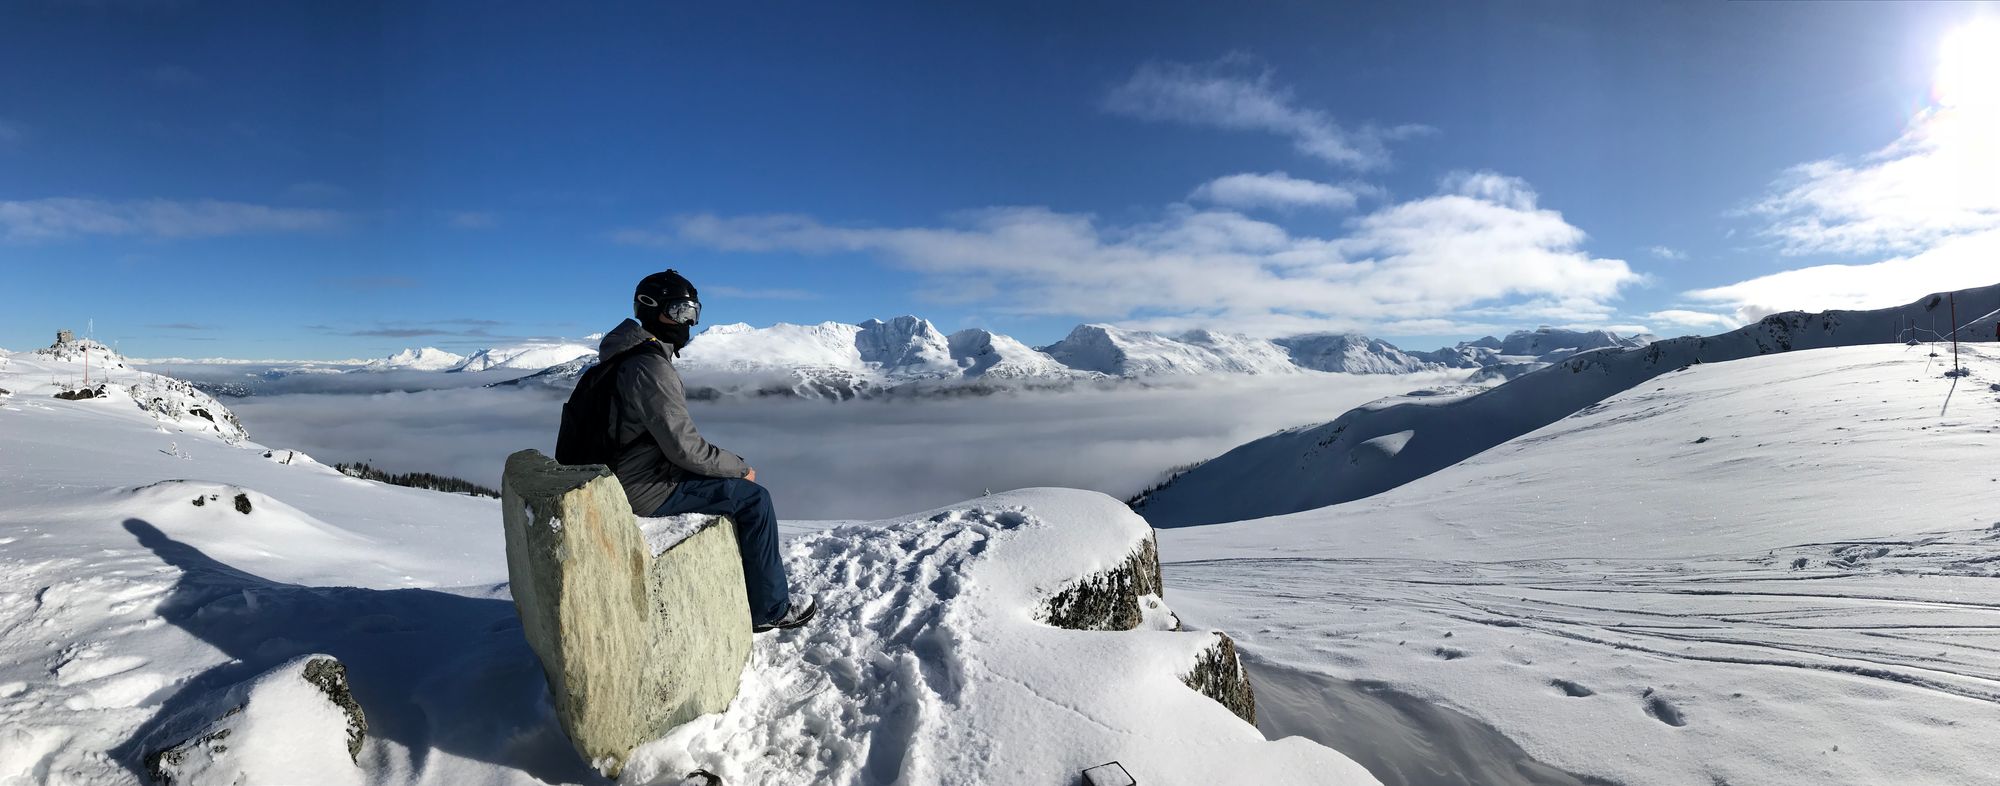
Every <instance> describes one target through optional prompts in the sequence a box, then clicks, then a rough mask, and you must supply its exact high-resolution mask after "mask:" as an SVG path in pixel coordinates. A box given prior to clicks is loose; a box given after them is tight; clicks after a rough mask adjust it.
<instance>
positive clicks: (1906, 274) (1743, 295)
mask: <svg viewBox="0 0 2000 786" xmlns="http://www.w3.org/2000/svg"><path fill="white" fill-rule="evenodd" d="M1994 283H2000V230H1990V231H1986V232H1980V233H1977V234H1970V235H1961V236H1958V237H1953V238H1949V239H1946V240H1944V241H1941V242H1939V243H1938V244H1937V245H1936V246H1934V247H1932V248H1930V249H1928V250H1925V251H1923V252H1921V253H1917V254H1912V255H1909V256H1900V257H1895V258H1892V259H1886V260H1883V261H1881V262H1874V263H1870V264H1865V265H1817V266H1814V267H1805V268H1798V269H1795V270H1787V271H1784V272H1781V273H1773V274H1770V275H1767V276H1759V277H1757V278H1753V279H1750V280H1748V281H1742V282H1738V283H1735V284H1730V285H1728V286H1721V287H1715V288H1712V289H1701V290H1696V291H1693V292H1689V293H1688V297H1691V298H1694V299H1695V300H1699V301H1703V302H1707V303H1713V304H1715V305H1717V306H1722V307H1728V308H1733V309H1735V313H1736V318H1737V319H1738V320H1740V321H1741V322H1745V323H1748V322H1755V321H1757V320H1759V319H1763V318H1764V317H1766V316H1769V315H1771V314H1776V313H1778V312H1781V311H1824V310H1826V309H1832V308H1845V309H1867V308H1887V307H1889V306H1896V305H1901V304H1904V303H1908V302H1910V301H1913V300H1916V299H1917V298H1920V297H1923V296H1925V295H1928V294H1931V293H1934V292H1944V291H1950V290H1957V289H1966V288H1970V287H1979V286H1987V285H1989V284H1994Z"/></svg>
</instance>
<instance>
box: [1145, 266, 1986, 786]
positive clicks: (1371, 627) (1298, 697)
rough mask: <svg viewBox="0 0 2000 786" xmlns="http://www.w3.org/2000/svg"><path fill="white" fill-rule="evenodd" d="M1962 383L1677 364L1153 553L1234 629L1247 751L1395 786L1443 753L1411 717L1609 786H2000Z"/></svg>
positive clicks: (1798, 357)
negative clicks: (1497, 739)
mask: <svg viewBox="0 0 2000 786" xmlns="http://www.w3.org/2000/svg"><path fill="white" fill-rule="evenodd" d="M1963 306H1964V300H1963V299H1961V307H1963ZM1963 313H1964V312H1963V311H1962V312H1961V314H1963ZM1840 321H1841V323H1842V324H1843V325H1845V326H1853V325H1856V324H1861V323H1863V322H1865V320H1858V319H1855V318H1854V317H1853V315H1845V316H1844V317H1843V319H1841V320H1840ZM1820 324H1824V323H1821V322H1818V321H1814V320H1808V321H1807V325H1808V326H1811V328H1812V331H1813V332H1814V334H1820V332H1821V331H1822V330H1825V329H1824V328H1821V327H1819V325H1820ZM1986 329H1987V330H1988V331H1989V334H1990V331H1991V330H1992V327H1991V326H1990V325H1989V326H1988V327H1987V328H1986ZM1833 332H1840V333H1844V332H1845V331H1844V330H1840V331H1833ZM1834 338H1837V336H1826V340H1833V339H1834ZM1711 346H1712V344H1711ZM1946 351H1947V353H1948V351H1949V350H1948V349H1947V350H1946ZM1588 357H1602V355H1601V354H1597V353H1594V354H1593V355H1591V356H1588ZM1965 358H1966V363H1967V367H1968V368H1969V370H1970V372H1971V375H1970V376H1968V377H1965V378H1948V377H1945V376H1943V375H1942V372H1943V371H1944V370H1945V369H1947V368H1949V366H1948V365H1946V366H1942V367H1941V366H1940V359H1938V358H1934V357H1931V356H1930V347H1929V346H1917V347H1907V346H1903V345H1897V344H1875V345H1869V346H1857V347H1847V348H1832V349H1815V350H1810V351H1800V352H1789V353H1784V354H1771V355H1767V356H1761V357H1758V356H1752V357H1750V358H1747V359H1743V360H1735V361H1730V362H1719V363H1718V362H1711V363H1703V364H1699V365H1693V366H1688V367H1686V368H1684V369H1680V370H1672V369H1669V370H1668V371H1667V372H1666V373H1665V374H1663V375H1660V376H1659V377H1658V378H1656V379H1653V380H1651V381H1650V382H1648V383H1647V384H1644V385H1640V386H1636V387H1632V388H1630V389H1627V390H1625V391H1623V392H1619V393H1615V394H1613V395H1611V396H1609V397H1607V398H1606V399H1605V400H1603V401H1601V402H1598V403H1596V404H1594V405H1592V406H1589V407H1587V408H1585V409H1583V410H1582V411H1578V412H1575V413H1573V414H1570V415H1568V416H1567V417H1563V418H1560V419H1558V420H1556V421H1554V422H1552V423H1549V424H1547V425H1545V426H1543V427H1540V428H1538V429H1535V430H1533V431H1531V432H1529V433H1527V434H1524V435H1521V436H1519V437H1516V438H1514V439H1512V440H1508V441H1506V442H1504V443H1502V444H1500V445H1497V446H1495V447H1493V448H1492V449H1490V450H1487V451H1485V452H1483V453H1480V454H1478V455H1476V456H1473V457H1471V458H1469V459H1467V460H1465V461H1463V462H1460V463H1458V464H1456V465H1454V466H1451V467H1449V468H1447V469H1444V470H1442V471H1439V472H1436V473H1434V474H1431V475H1429V476H1427V477H1422V478H1419V479H1415V480H1413V481H1411V482H1409V483H1407V484H1405V485H1402V486H1400V487H1397V488H1395V489H1393V490H1390V491H1388V492H1386V493H1383V494H1379V495H1376V496H1373V497H1369V498H1367V499H1362V500H1357V501H1352V502H1347V503H1345V504H1340V505H1334V506H1332V507H1325V508H1320V509H1317V510H1311V511H1306V512H1302V513H1294V514H1290V515H1285V516H1279V517H1274V518H1266V519H1257V520H1250V521H1240V522H1233V523H1225V524H1216V525H1213V526H1207V527H1192V528H1186V529H1177V530H1162V531H1161V533H1160V537H1161V544H1160V548H1161V557H1162V559H1163V560H1164V561H1165V562H1166V563H1167V564H1166V567H1165V572H1166V574H1167V575H1168V576H1170V577H1172V580H1173V581H1175V582H1177V584H1176V586H1177V587H1179V588H1180V590H1179V591H1178V592H1177V593H1176V594H1175V595H1174V602H1175V606H1176V609H1177V610H1179V611H1180V612H1181V613H1182V614H1183V616H1184V617H1185V618H1186V619H1187V620H1188V621H1189V622H1191V623H1195V624H1200V625H1216V626H1222V627H1225V628H1228V629H1232V630H1243V631H1245V634H1244V635H1243V636H1242V637H1240V638H1239V643H1241V644H1242V646H1243V648H1244V651H1245V652H1246V653H1247V655H1248V656H1249V657H1250V658H1251V659H1252V662H1253V664H1255V665H1256V666H1257V667H1258V668H1257V669H1256V670H1255V671H1254V672H1253V674H1255V675H1256V676H1257V677H1258V678H1259V682H1258V688H1259V696H1258V698H1259V705H1260V708H1261V709H1263V710H1265V714H1264V715H1263V716H1262V717H1263V720H1264V722H1265V729H1266V731H1267V732H1271V733H1273V734H1283V733H1293V734H1305V735H1307V736H1311V737H1313V738H1315V739H1320V740H1322V741H1327V742H1331V743H1334V744H1343V745H1348V746H1350V747H1349V748H1348V752H1349V753H1350V754H1352V755H1355V756H1356V758H1357V759H1359V760H1360V761H1362V762H1363V763H1364V764H1370V766H1371V768H1373V769H1374V770H1375V771H1376V773H1377V774H1378V776H1380V777H1382V778H1383V780H1384V781H1385V782H1387V783H1396V782H1402V781H1400V779H1397V778H1393V777H1391V775H1390V772H1391V771H1390V769H1389V766H1390V765H1391V764H1393V763H1394V762H1393V759H1394V756H1393V754H1392V753H1389V752H1393V751H1395V750H1398V749H1400V748H1407V749H1409V750H1410V751H1412V753H1411V754H1410V755H1409V757H1406V758H1405V759H1404V763H1406V764H1408V763H1409V762H1411V761H1428V762H1433V763H1436V762H1442V761H1445V759H1446V757H1445V756H1444V755H1443V754H1441V753H1437V752H1435V747H1436V746H1435V745H1426V744H1424V743H1426V740H1425V739H1423V738H1422V735H1423V734H1426V733H1429V732H1433V731H1436V730H1437V727H1435V726H1431V725H1427V721H1426V718H1427V717H1429V716H1427V715H1426V714H1425V713H1424V712H1421V711H1420V710H1422V708H1424V707H1443V708H1448V709H1450V710H1454V711H1457V712H1461V713H1464V714H1466V715H1468V716H1470V717H1472V718H1474V719H1476V720H1477V721H1478V722H1479V723H1483V724H1490V725H1491V726H1492V727H1494V728H1497V729H1498V730H1500V731H1502V732H1504V733H1505V735H1506V736H1507V737H1508V738H1510V739H1511V740H1512V741H1513V742H1515V743H1518V744H1519V746H1520V747H1521V748H1522V749H1523V750H1524V751H1525V752H1526V753H1528V754H1530V755H1532V756H1533V757H1534V758H1536V759H1539V760H1540V761H1542V762H1544V763H1547V764H1550V765H1554V766H1556V767H1560V768H1562V769H1564V770H1568V771H1570V772H1574V773H1577V774H1579V775H1582V776H1588V777H1595V778H1600V779H1603V782H1614V783H1620V784H1625V785H1626V786H1652V785H1654V784H1659V785H1661V786H1665V785H1666V784H1716V783H1730V784H1767V783H1771V784H1777V783H1784V784H1790V783H1811V784H1888V783H1894V784H1974V783H1994V782H1996V780H2000V776H1996V774H1995V772H1996V771H1995V769H1994V763H1995V761H1996V760H1995V758H1994V754H1993V752H1992V750H1991V746H1990V744H1988V740H1987V738H1988V736H1990V730H1991V729H1993V728H2000V660H1996V659H1995V658H1994V656H1993V652H1994V645H1995V642H1996V637H2000V464H1996V463H1995V457H1996V456H2000V347H1996V346H1995V345H1994V344H1992V343H1985V344H1977V345H1967V346H1966V347H1965ZM1581 359H1582V358H1579V360H1581ZM1944 361H1945V362H1947V363H1948V362H1949V358H1948V357H1947V358H1945V359H1944ZM1675 368H1679V367H1675ZM1558 372H1560V367H1558ZM1560 373H1567V372H1560ZM1578 373H1580V374H1587V373H1591V371H1590V370H1589V369H1585V370H1584V371H1580V372H1578ZM1513 384H1515V383H1508V386H1512V385H1513ZM1424 436H1425V431H1424V430H1422V429H1419V430H1417V431H1416V433H1415V436H1414V437H1413V438H1411V439H1410V441H1409V442H1408V443H1407V444H1406V445H1405V446H1404V448H1403V449H1402V451H1401V452H1402V454H1404V455H1406V454H1408V452H1409V451H1410V450H1412V449H1415V447H1416V446H1417V445H1418V444H1419V442H1420V440H1422V439H1423V438H1424ZM1377 439H1380V438H1377ZM1378 444H1379V443H1378ZM1412 703H1414V704H1415V705H1417V707H1416V708H1415V709H1410V708H1408V707H1404V705H1407V704H1412ZM1329 707H1344V708H1348V709H1353V708H1373V709H1372V710H1369V712H1375V713H1378V714H1386V715H1388V716H1390V717H1387V718H1382V717H1374V716H1369V715H1367V714H1366V713H1362V714H1359V715H1348V716H1346V717H1370V719H1371V722H1370V723H1368V724H1365V725H1361V726H1357V725H1356V724H1351V723H1350V724H1338V723H1335V722H1334V716H1336V715H1338V711H1335V712H1329V710H1328V708H1329ZM1384 707H1390V708H1403V709H1407V710H1409V711H1407V712H1405V711H1403V709H1397V710H1385V709H1383V708H1384ZM1405 724H1407V725H1405ZM1412 738H1415V739H1412ZM1429 742H1431V743H1435V742H1436V739H1431V740H1429ZM1384 759H1387V760H1384ZM1426 766H1428V765H1426ZM1407 771H1410V770H1406V772H1407ZM1410 782H1431V783H1454V782H1459V781H1456V780H1453V779H1451V778H1450V777H1444V778H1440V779H1436V780H1424V779H1422V778H1416V779H1413V780H1412V781H1410ZM1486 782H1496V783H1507V782H1527V781H1505V780H1497V779H1496V780H1489V781H1486ZM1535 782H1563V781H1535ZM1568 782H1574V781H1568Z"/></svg>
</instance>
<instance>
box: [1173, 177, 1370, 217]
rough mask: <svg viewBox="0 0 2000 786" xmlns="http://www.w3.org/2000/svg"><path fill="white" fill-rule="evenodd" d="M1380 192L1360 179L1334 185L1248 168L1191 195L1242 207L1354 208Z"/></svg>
mask: <svg viewBox="0 0 2000 786" xmlns="http://www.w3.org/2000/svg"><path fill="white" fill-rule="evenodd" d="M1380 193H1381V190H1380V189H1377V188H1375V187H1373V186H1369V185H1365V184H1360V183H1350V184H1346V185H1333V184H1331V183H1321V182H1319V181H1316V180H1305V179H1302V178H1296V177H1292V176H1291V175H1287V174H1285V173H1283V172H1267V173H1264V174H1256V173H1251V172H1245V173H1242V174H1236V175H1225V176H1223V177H1218V178H1216V179H1214V180H1210V181H1208V182H1206V183H1203V184H1201V186H1200V187H1199V188H1196V189H1195V190H1194V193H1191V194H1189V195H1188V198H1189V199H1195V200H1200V201H1204V202H1210V203H1213V204H1217V205H1223V206H1226V207H1234V208H1239V209H1248V208H1258V207H1269V208H1278V209H1280V210H1283V209H1290V208H1300V207H1313V208H1326V209H1330V210H1352V209H1353V208H1354V205H1355V203H1357V202H1359V201H1360V199H1361V197H1362V196H1363V195H1376V194H1380Z"/></svg>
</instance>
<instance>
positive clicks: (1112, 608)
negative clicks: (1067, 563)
mask: <svg viewBox="0 0 2000 786" xmlns="http://www.w3.org/2000/svg"><path fill="white" fill-rule="evenodd" d="M1146 595H1156V596H1161V597H1164V596H1165V595H1166V589H1165V587H1163V586H1162V585H1161V583H1160V551H1159V547H1158V546H1156V545H1155V544H1154V542H1153V536H1152V535H1151V534H1150V533H1149V534H1147V536H1146V539H1145V540H1144V541H1141V542H1140V543H1139V546H1138V547H1137V548H1135V549H1133V550H1132V553H1131V554H1129V555H1127V556H1126V558H1125V562H1124V563H1123V564H1121V565H1119V566H1118V567H1116V568H1112V569H1111V570H1108V571H1105V572H1102V573H1097V574H1093V575H1089V576H1085V577H1083V578H1081V579H1078V580H1076V581H1075V582H1073V583H1071V584H1070V585H1069V586H1067V587H1064V588H1063V589H1062V590H1061V591H1059V592H1057V593H1056V594H1055V596H1054V597H1051V598H1049V605H1048V609H1047V610H1046V612H1045V613H1044V615H1043V621H1044V622H1047V623H1048V624H1050V625H1054V626H1056V627H1058V628H1069V629H1071V630H1131V629H1133V628H1136V627H1139V623H1140V622H1141V621H1143V620H1144V619H1145V613H1144V612H1143V611H1142V610H1141V608H1140V598H1141V597H1143V596H1146Z"/></svg>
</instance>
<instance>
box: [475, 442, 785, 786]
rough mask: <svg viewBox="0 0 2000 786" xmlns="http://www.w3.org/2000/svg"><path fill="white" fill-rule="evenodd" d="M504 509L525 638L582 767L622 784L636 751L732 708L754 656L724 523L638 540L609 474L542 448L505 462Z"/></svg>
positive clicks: (738, 566) (697, 523) (731, 529)
mask: <svg viewBox="0 0 2000 786" xmlns="http://www.w3.org/2000/svg"><path fill="white" fill-rule="evenodd" d="M501 503H502V504H501V509H502V514H503V517H504V520H505V525H506V536H507V576H508V580H509V581H510V582H511V586H512V590H513V595H514V606H515V608H516V609H517V610H518V611H519V612H520V615H521V630H522V632H523V633H524V634H525V635H526V636H527V639H528V644H529V646H530V647H531V648H533V649H534V651H535V655H536V656H537V657H539V658H540V659H541V662H542V670H543V672H544V673H545V674H546V675H547V676H548V680H549V691H550V693H551V694H552V695H553V697H554V701H555V709H556V715H557V717H558V718H560V720H561V722H562V727H563V731H565V732H567V733H568V734H569V738H570V740H571V741H572V742H573V743H575V745H576V749H577V751H578V753H580V754H582V755H583V757H584V759H585V760H587V761H589V762H591V763H592V765H593V766H595V767H597V768H598V769H599V770H600V771H602V772H604V773H605V774H606V775H611V776H614V777H615V776H616V775H617V774H618V772H619V771H620V770H621V769H623V767H624V763H625V759H626V757H627V756H628V755H629V754H630V753H631V751H632V749H633V748H634V747H636V746H638V745H639V744H641V743H644V742H647V741H650V740H653V739H657V738H659V737H662V736H665V734H666V733H667V732H668V731H669V730H671V729H673V728H674V727H675V726H678V725H680V724H682V723H685V722H687V721H689V720H692V719H694V718H696V717H699V716H701V715H704V714H708V713H712V712H720V711H722V710H724V709H726V708H728V706H729V703H730V701H731V700H733V699H735V697H736V692H737V686H738V681H739V678H740V677H741V675H742V672H743V666H744V663H745V662H746V661H747V660H748V659H749V656H750V611H749V602H748V601H747V600H746V599H745V596H744V588H743V567H742V562H741V559H740V557H739V556H738V553H737V548H736V531H735V525H734V524H733V523H732V522H730V521H729V519H728V518H726V517H721V516H705V517H699V518H689V517H683V520H680V521H676V522H673V526H668V527H665V528H662V527H653V528H652V529H654V530H662V529H664V530H667V531H666V532H661V531H653V532H647V531H642V529H641V526H640V521H639V519H637V518H636V517H634V516H633V515H632V511H631V508H630V506H629V505H628V504H627V502H626V499H625V491H624V488H623V487H622V486H620V485H619V483H618V479H617V478H616V477H614V476H613V475H612V474H611V472H610V470H608V469H607V468H605V467H604V466H602V465H587V466H568V465H563V464H558V463H556V461H555V460H554V459H551V458H549V457H548V456H545V455H543V454H542V453H540V452H539V451H534V450H523V451H521V452H518V453H515V454H513V455H511V456H508V457H507V468H506V472H505V475H504V476H503V478H502V482H501ZM648 521H649V522H652V521H657V520H648Z"/></svg>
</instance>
